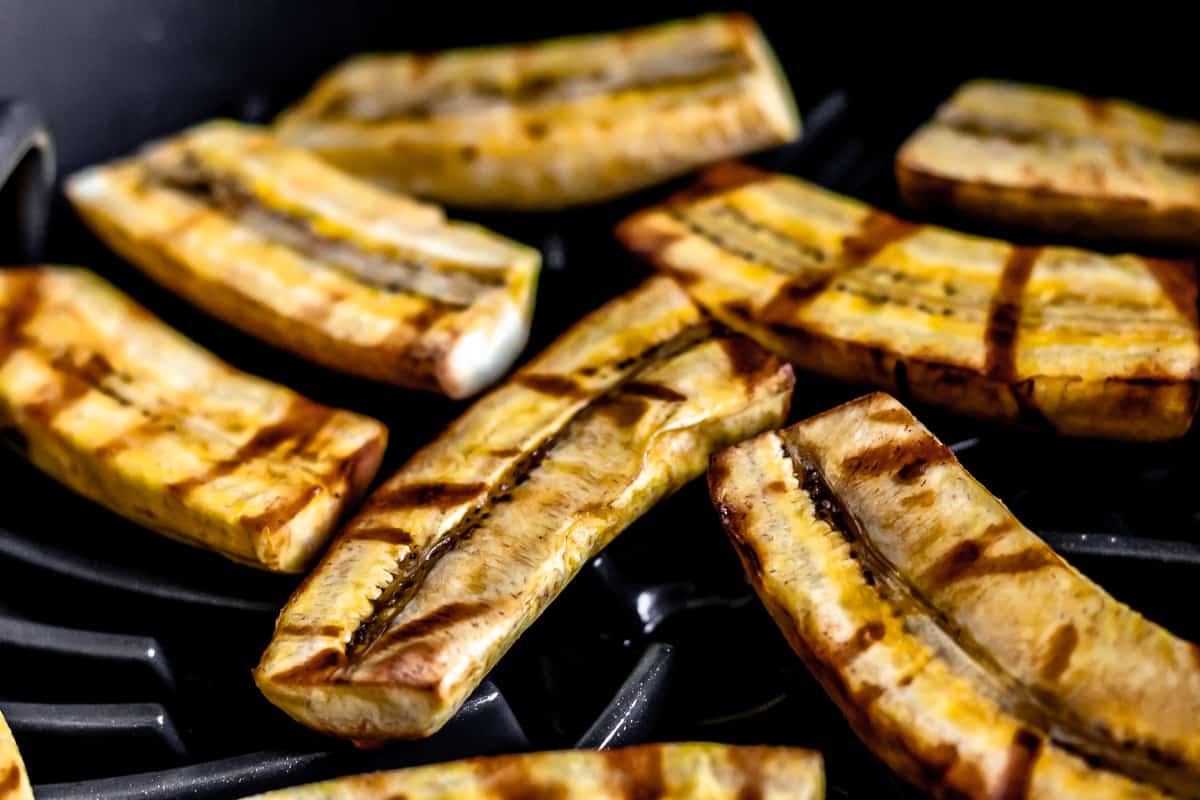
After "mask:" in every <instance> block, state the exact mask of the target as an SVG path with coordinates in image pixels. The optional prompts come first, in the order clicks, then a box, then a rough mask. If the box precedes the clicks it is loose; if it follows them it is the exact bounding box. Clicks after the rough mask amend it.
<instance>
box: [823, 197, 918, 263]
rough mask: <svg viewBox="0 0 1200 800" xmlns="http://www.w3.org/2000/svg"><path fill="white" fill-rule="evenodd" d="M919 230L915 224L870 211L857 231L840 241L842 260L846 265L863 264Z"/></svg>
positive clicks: (883, 213)
mask: <svg viewBox="0 0 1200 800" xmlns="http://www.w3.org/2000/svg"><path fill="white" fill-rule="evenodd" d="M920 229H921V226H920V225H917V224H915V223H912V222H906V221H904V220H902V219H897V218H896V217H893V216H892V215H891V214H888V213H886V212H883V211H879V210H872V211H871V212H870V213H869V214H867V216H866V217H865V218H864V219H863V221H862V223H861V224H860V225H859V228H858V230H857V231H855V232H854V233H853V234H851V235H850V236H847V237H846V238H845V239H843V240H842V259H843V261H844V262H845V263H847V264H863V263H865V262H867V261H870V260H871V259H872V258H874V257H875V256H876V255H878V254H879V253H880V252H881V251H882V250H883V249H884V248H886V247H887V246H888V245H891V244H895V243H896V242H899V241H902V240H904V239H907V238H908V237H910V236H912V235H913V234H914V233H916V232H917V231H918V230H920Z"/></svg>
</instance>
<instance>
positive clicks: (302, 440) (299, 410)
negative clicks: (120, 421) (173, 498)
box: [125, 396, 337, 497]
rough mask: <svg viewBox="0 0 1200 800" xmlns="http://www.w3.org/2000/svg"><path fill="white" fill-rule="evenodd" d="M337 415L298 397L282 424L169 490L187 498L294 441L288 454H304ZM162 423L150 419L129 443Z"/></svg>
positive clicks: (268, 428)
mask: <svg viewBox="0 0 1200 800" xmlns="http://www.w3.org/2000/svg"><path fill="white" fill-rule="evenodd" d="M335 413H337V412H336V411H334V409H332V408H329V407H327V406H322V405H319V404H318V403H314V402H313V401H311V400H309V399H307V398H304V397H300V396H295V397H293V398H292V399H291V401H290V402H289V404H288V408H287V411H285V412H284V415H283V417H282V418H280V419H279V421H278V422H273V423H271V424H269V425H265V426H263V427H261V428H259V429H258V430H257V431H255V433H254V435H253V436H251V437H250V439H249V440H248V441H247V442H246V443H245V444H243V445H242V446H241V447H239V448H238V449H237V450H236V451H235V452H234V453H233V455H231V456H229V457H228V458H224V459H221V460H220V461H217V462H216V463H214V464H212V465H210V466H209V467H208V469H207V470H205V471H204V472H202V473H200V474H199V475H193V476H192V477H190V478H184V479H183V480H179V481H175V482H174V483H172V484H169V485H168V486H167V489H168V490H169V491H171V492H173V493H174V494H176V495H179V496H180V497H187V496H188V495H189V494H190V493H191V492H192V491H194V490H195V489H197V488H198V487H200V486H203V485H204V484H207V483H211V482H212V481H215V480H217V479H218V478H223V477H225V476H226V475H229V474H231V473H233V472H234V471H236V470H237V468H238V467H239V466H241V465H242V464H245V463H246V462H248V461H254V460H257V459H260V458H263V457H264V456H266V455H267V454H268V453H271V452H273V451H275V450H276V449H277V448H279V447H281V446H282V445H284V444H285V443H287V442H291V446H290V447H289V448H288V454H295V453H303V452H304V451H305V450H306V449H307V448H308V447H309V445H310V444H311V443H312V440H313V438H314V437H316V435H317V434H318V433H320V431H321V430H322V429H324V427H325V426H326V425H327V424H328V423H329V420H330V419H331V418H332V417H333V415H334V414H335ZM161 424H162V423H161V421H160V420H155V419H154V418H151V419H147V420H146V421H145V422H144V423H142V424H141V425H139V426H138V427H137V428H134V430H132V431H130V432H129V433H127V434H126V436H125V439H126V440H129V439H130V438H131V437H134V436H136V435H137V433H138V431H139V430H144V429H147V428H152V427H153V426H154V425H161Z"/></svg>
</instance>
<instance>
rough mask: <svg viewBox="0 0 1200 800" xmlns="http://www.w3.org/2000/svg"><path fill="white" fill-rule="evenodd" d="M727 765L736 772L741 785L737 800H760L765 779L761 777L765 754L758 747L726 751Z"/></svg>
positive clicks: (736, 748)
mask: <svg viewBox="0 0 1200 800" xmlns="http://www.w3.org/2000/svg"><path fill="white" fill-rule="evenodd" d="M728 753H729V755H728V758H729V763H730V764H731V765H732V766H733V768H734V769H735V770H737V776H738V779H739V781H740V783H741V785H740V786H739V787H738V792H737V800H762V798H763V796H764V794H763V791H764V786H765V785H766V777H765V776H764V775H763V760H764V758H765V757H766V753H765V751H764V750H763V749H762V748H759V747H734V748H730V749H729V751H728Z"/></svg>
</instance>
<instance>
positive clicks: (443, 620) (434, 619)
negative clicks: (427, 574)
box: [377, 602, 491, 646]
mask: <svg viewBox="0 0 1200 800" xmlns="http://www.w3.org/2000/svg"><path fill="white" fill-rule="evenodd" d="M490 609H491V606H490V605H488V604H487V603H479V602H469V603H465V602H454V603H447V604H446V605H444V606H442V607H441V608H437V609H434V610H433V611H430V612H429V613H428V614H426V615H425V616H423V617H418V618H416V619H412V620H409V621H408V622H405V623H403V624H401V625H397V626H396V627H395V628H392V629H390V630H388V631H386V632H385V633H383V634H382V635H381V636H380V637H379V640H378V642H379V643H378V645H377V646H383V644H384V642H389V643H390V642H400V641H404V640H412V639H419V638H421V637H423V636H428V635H429V634H431V633H435V632H437V631H439V630H442V629H444V628H449V627H452V626H454V625H457V624H458V623H460V622H463V621H464V620H468V619H473V618H474V617H479V616H482V615H484V614H486V613H487V612H488V611H489V610H490Z"/></svg>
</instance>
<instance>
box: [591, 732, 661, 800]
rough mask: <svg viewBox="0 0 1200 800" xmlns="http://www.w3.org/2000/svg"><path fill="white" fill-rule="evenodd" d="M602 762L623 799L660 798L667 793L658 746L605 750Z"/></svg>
mask: <svg viewBox="0 0 1200 800" xmlns="http://www.w3.org/2000/svg"><path fill="white" fill-rule="evenodd" d="M603 755H604V763H605V766H606V767H607V768H608V770H609V772H610V774H611V775H612V779H613V783H615V784H616V785H617V787H618V788H619V790H620V793H621V795H622V796H623V797H625V798H626V800H659V798H662V797H665V796H666V795H667V786H666V776H665V775H664V774H663V753H662V747H661V745H646V746H643V747H635V748H630V749H625V750H606V751H604V754H603Z"/></svg>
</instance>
